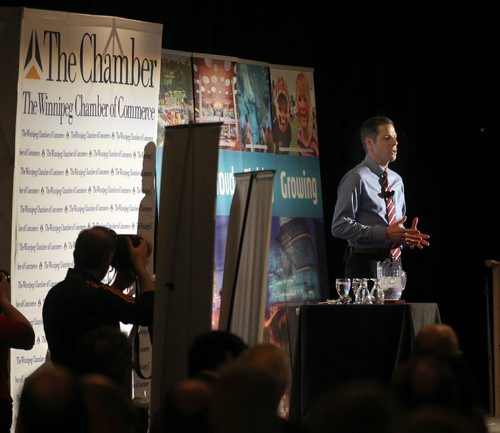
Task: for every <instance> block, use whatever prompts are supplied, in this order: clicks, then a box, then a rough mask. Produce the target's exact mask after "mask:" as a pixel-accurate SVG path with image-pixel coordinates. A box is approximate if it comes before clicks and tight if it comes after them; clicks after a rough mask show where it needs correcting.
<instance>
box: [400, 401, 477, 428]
mask: <svg viewBox="0 0 500 433" xmlns="http://www.w3.org/2000/svg"><path fill="white" fill-rule="evenodd" d="M396 433H476V430H474V428H472V427H471V426H470V424H469V423H468V422H467V420H466V419H464V418H463V417H462V416H460V415H459V414H457V413H454V412H450V411H447V410H444V409H441V408H437V407H424V408H420V409H416V410H414V411H413V412H411V413H409V414H406V415H404V416H402V417H401V418H400V419H399V420H398V423H397V427H396Z"/></svg>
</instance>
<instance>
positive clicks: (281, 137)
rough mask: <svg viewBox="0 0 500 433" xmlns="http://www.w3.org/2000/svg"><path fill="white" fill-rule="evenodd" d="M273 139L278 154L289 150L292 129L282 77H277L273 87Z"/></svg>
mask: <svg viewBox="0 0 500 433" xmlns="http://www.w3.org/2000/svg"><path fill="white" fill-rule="evenodd" d="M273 101H274V114H275V116H274V120H273V139H274V143H275V146H276V151H277V152H278V153H281V152H287V151H289V150H290V143H291V141H292V127H291V118H290V98H289V96H288V88H287V85H286V81H285V78H284V77H278V79H277V80H276V85H275V87H274V97H273Z"/></svg>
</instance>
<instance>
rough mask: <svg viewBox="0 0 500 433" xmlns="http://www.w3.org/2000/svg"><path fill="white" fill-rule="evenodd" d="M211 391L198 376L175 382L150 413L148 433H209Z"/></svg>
mask: <svg viewBox="0 0 500 433" xmlns="http://www.w3.org/2000/svg"><path fill="white" fill-rule="evenodd" d="M212 394H213V393H212V385H211V384H209V383H207V382H206V381H204V380H201V379H192V378H189V379H185V380H182V381H180V382H179V383H177V384H175V385H174V386H173V388H172V389H171V390H170V391H169V392H167V395H166V398H165V403H164V407H163V408H161V409H160V410H159V411H158V413H157V414H154V416H153V422H152V426H151V433H210V432H211V431H212V429H211V424H210V416H209V414H210V404H211V401H212Z"/></svg>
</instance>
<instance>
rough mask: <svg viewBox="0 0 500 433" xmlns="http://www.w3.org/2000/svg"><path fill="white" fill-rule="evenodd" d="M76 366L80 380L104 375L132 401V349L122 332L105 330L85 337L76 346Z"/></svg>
mask: <svg viewBox="0 0 500 433" xmlns="http://www.w3.org/2000/svg"><path fill="white" fill-rule="evenodd" d="M74 365H75V372H76V373H77V374H79V375H80V376H85V375H88V374H101V375H103V376H105V377H107V378H108V379H109V380H111V381H113V382H114V383H115V384H116V385H117V386H118V387H120V389H121V390H122V393H123V394H124V395H125V396H126V397H128V398H130V393H131V375H132V348H131V345H130V342H129V340H128V338H127V336H126V335H125V334H123V333H122V332H121V331H120V330H119V329H117V328H114V327H112V326H101V327H99V328H96V329H94V330H92V331H90V332H89V333H87V334H86V335H84V336H83V337H82V338H81V339H80V341H79V342H78V344H77V346H76V349H75V361H74Z"/></svg>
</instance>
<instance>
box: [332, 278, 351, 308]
mask: <svg viewBox="0 0 500 433" xmlns="http://www.w3.org/2000/svg"><path fill="white" fill-rule="evenodd" d="M335 288H336V289H337V293H338V294H339V299H338V301H339V304H349V303H350V302H351V298H350V297H349V292H350V291H351V279H350V278H337V279H336V280H335Z"/></svg>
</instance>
